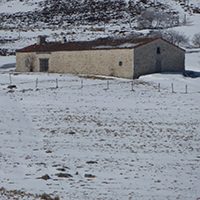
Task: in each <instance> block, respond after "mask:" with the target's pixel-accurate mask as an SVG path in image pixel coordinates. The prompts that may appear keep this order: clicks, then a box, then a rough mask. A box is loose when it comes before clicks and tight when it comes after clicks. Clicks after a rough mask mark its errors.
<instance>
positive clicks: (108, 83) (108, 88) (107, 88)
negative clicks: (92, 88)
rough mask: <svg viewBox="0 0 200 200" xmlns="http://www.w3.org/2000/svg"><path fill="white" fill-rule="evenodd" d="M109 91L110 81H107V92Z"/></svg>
mask: <svg viewBox="0 0 200 200" xmlns="http://www.w3.org/2000/svg"><path fill="white" fill-rule="evenodd" d="M108 89H109V81H107V90H108Z"/></svg>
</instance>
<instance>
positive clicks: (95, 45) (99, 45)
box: [16, 37, 184, 52]
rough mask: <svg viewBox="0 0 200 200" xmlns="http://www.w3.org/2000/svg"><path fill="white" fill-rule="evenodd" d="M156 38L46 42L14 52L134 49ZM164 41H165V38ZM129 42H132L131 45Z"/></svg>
mask: <svg viewBox="0 0 200 200" xmlns="http://www.w3.org/2000/svg"><path fill="white" fill-rule="evenodd" d="M157 39H162V38H158V37H157V38H142V39H118V40H116V39H112V38H99V39H97V40H94V41H84V42H82V41H79V42H67V43H61V42H48V43H47V42H46V43H43V44H40V45H38V44H34V45H31V46H28V47H25V48H23V49H19V50H16V52H51V51H78V50H79V51H80V50H95V49H127V48H131V49H134V48H137V47H139V46H142V45H144V44H147V43H150V42H152V41H155V40H157ZM162 40H163V39H162ZM164 41H165V42H167V41H166V40H164ZM127 43H129V45H128V46H123V44H127ZM130 44H132V46H131V45H130ZM170 44H171V43H170ZM171 45H172V44H171ZM174 46H175V45H174ZM176 47H177V46H176ZM177 48H179V47H177ZM179 49H181V48H179ZM181 50H183V49H181ZM183 51H184V50H183Z"/></svg>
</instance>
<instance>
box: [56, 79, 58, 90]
mask: <svg viewBox="0 0 200 200" xmlns="http://www.w3.org/2000/svg"><path fill="white" fill-rule="evenodd" d="M56 88H58V79H56Z"/></svg>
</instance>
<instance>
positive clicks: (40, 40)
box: [37, 35, 46, 45]
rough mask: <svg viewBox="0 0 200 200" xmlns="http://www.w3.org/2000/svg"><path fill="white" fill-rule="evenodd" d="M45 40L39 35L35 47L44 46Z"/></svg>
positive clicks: (44, 37)
mask: <svg viewBox="0 0 200 200" xmlns="http://www.w3.org/2000/svg"><path fill="white" fill-rule="evenodd" d="M45 40H46V36H45V35H39V36H38V40H37V45H40V44H44V43H45V42H46V41H45Z"/></svg>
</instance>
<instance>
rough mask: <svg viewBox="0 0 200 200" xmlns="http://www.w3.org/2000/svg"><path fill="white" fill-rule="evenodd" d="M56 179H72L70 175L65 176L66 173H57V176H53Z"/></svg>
mask: <svg viewBox="0 0 200 200" xmlns="http://www.w3.org/2000/svg"><path fill="white" fill-rule="evenodd" d="M55 175H56V176H57V177H59V178H69V177H73V176H72V175H71V174H67V173H59V174H55Z"/></svg>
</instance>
